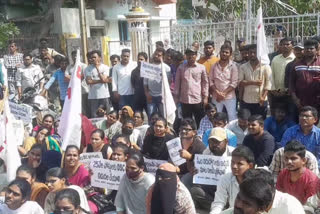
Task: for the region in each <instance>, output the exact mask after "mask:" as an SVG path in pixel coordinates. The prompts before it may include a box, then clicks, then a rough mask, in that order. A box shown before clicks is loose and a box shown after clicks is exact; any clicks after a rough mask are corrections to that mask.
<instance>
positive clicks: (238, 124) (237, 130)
mask: <svg viewBox="0 0 320 214" xmlns="http://www.w3.org/2000/svg"><path fill="white" fill-rule="evenodd" d="M250 116H251V113H250V111H249V110H248V109H240V110H239V111H238V119H236V120H233V121H230V122H229V123H228V125H227V126H226V128H227V129H229V130H230V131H232V132H233V133H234V134H235V135H236V136H237V139H238V141H237V144H238V145H239V144H242V143H243V139H244V137H245V136H246V135H247V134H248V119H249V117H250Z"/></svg>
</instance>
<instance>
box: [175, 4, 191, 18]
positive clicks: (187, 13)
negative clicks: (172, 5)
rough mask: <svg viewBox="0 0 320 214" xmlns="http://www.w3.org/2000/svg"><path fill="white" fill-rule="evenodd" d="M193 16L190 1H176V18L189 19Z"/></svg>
mask: <svg viewBox="0 0 320 214" xmlns="http://www.w3.org/2000/svg"><path fill="white" fill-rule="evenodd" d="M192 15H193V7H192V0H178V2H177V17H178V19H191V18H192Z"/></svg>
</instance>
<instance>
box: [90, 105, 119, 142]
mask: <svg viewBox="0 0 320 214" xmlns="http://www.w3.org/2000/svg"><path fill="white" fill-rule="evenodd" d="M105 118H106V119H105V120H103V121H100V122H97V123H96V124H95V126H96V127H97V128H98V129H102V130H103V131H104V133H105V136H106V137H107V138H108V140H109V141H111V140H112V138H113V137H114V136H115V135H116V134H117V133H119V132H120V131H121V126H122V124H121V123H120V121H119V114H118V112H117V111H110V112H109V113H107V112H105Z"/></svg>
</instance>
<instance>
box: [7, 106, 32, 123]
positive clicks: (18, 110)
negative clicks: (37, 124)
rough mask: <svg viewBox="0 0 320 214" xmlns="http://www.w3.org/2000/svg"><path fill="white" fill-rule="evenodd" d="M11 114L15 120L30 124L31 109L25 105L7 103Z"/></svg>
mask: <svg viewBox="0 0 320 214" xmlns="http://www.w3.org/2000/svg"><path fill="white" fill-rule="evenodd" d="M9 107H10V111H11V113H12V114H13V115H14V117H15V118H16V119H17V120H22V121H23V122H25V123H31V121H32V107H31V106H26V105H20V104H16V103H13V102H9Z"/></svg>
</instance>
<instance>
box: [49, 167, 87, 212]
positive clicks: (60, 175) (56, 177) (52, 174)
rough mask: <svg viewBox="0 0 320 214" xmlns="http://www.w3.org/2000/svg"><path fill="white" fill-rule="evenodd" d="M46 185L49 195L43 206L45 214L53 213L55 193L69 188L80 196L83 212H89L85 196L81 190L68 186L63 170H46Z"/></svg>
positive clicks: (74, 186) (77, 187) (75, 186)
mask: <svg viewBox="0 0 320 214" xmlns="http://www.w3.org/2000/svg"><path fill="white" fill-rule="evenodd" d="M46 184H47V185H48V187H49V190H50V192H49V194H48V195H47V197H46V200H45V204H44V212H45V213H46V214H50V213H53V211H54V208H55V206H54V198H55V196H56V193H57V192H58V191H60V190H62V189H66V188H70V189H74V190H76V191H77V192H78V194H79V196H80V206H81V208H82V209H83V210H86V211H89V210H90V208H89V204H88V201H87V197H86V194H85V193H84V191H83V189H82V188H81V187H79V186H77V185H70V186H69V183H68V179H67V176H66V174H65V172H64V170H63V169H61V168H58V167H56V168H52V169H50V170H48V172H47V175H46Z"/></svg>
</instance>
